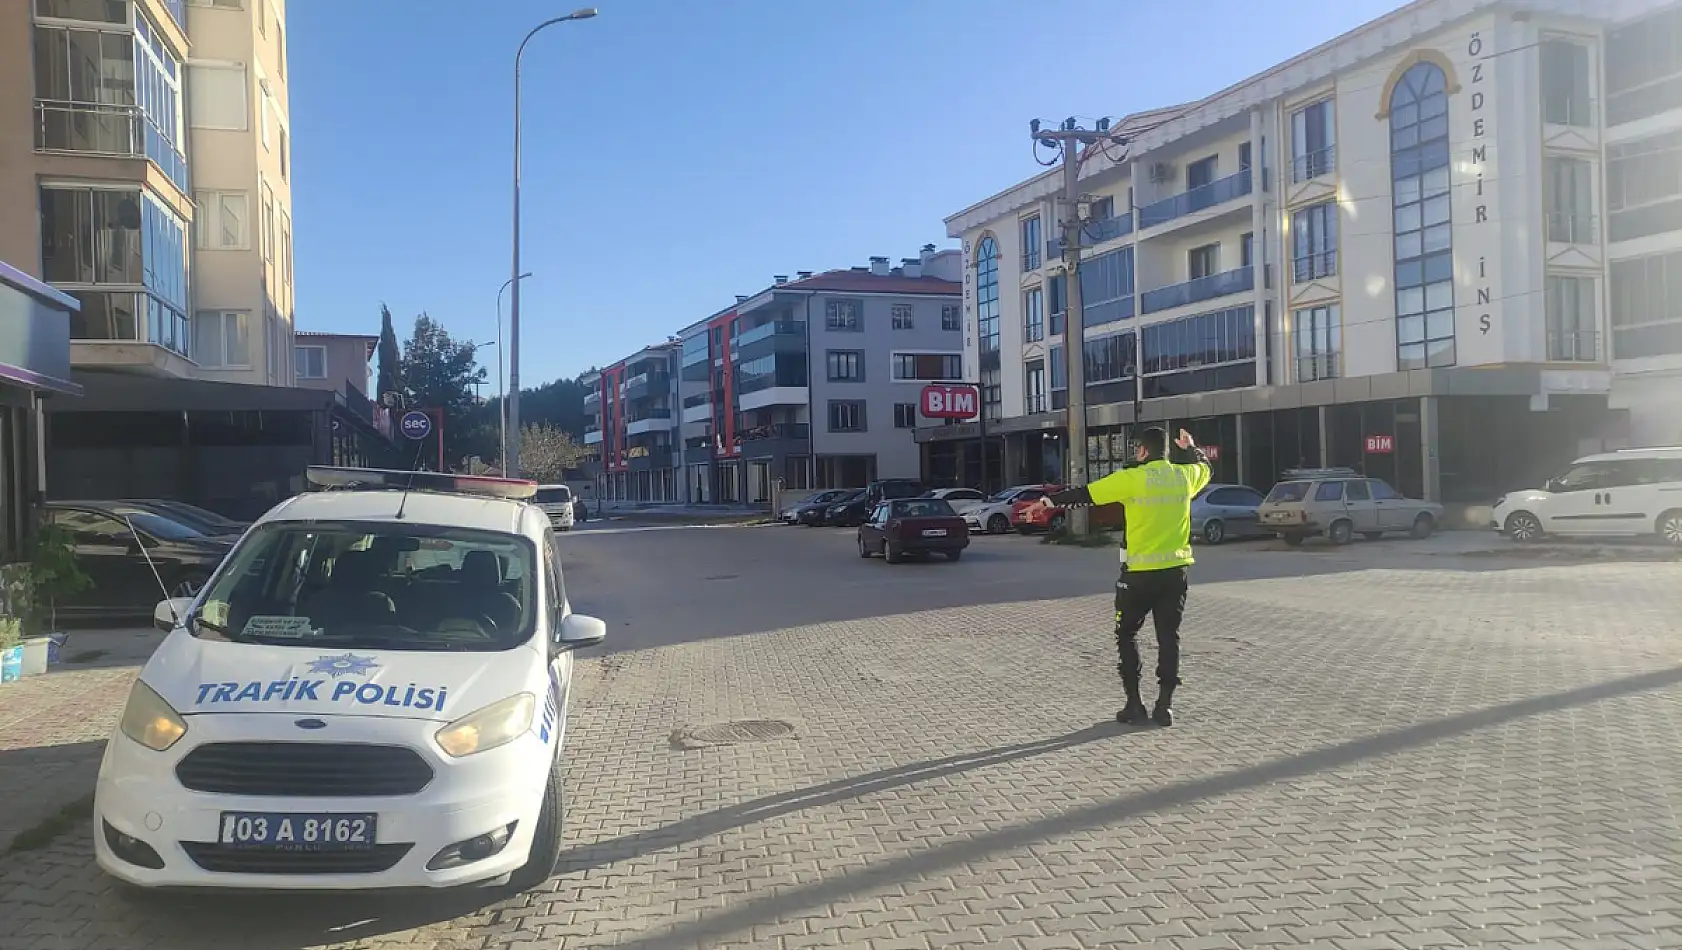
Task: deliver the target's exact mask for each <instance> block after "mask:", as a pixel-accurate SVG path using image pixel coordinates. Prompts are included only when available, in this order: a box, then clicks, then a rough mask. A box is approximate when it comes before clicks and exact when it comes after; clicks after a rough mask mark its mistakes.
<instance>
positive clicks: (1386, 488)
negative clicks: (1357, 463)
mask: <svg viewBox="0 0 1682 950" xmlns="http://www.w3.org/2000/svg"><path fill="white" fill-rule="evenodd" d="M1367 487H1368V488H1370V489H1371V490H1372V497H1373V498H1374V499H1376V500H1378V501H1401V500H1402V493H1401V492H1399V491H1397V490H1395V489H1394V488H1391V487H1390V483H1389V482H1387V481H1384V480H1383V479H1378V478H1369V479H1367Z"/></svg>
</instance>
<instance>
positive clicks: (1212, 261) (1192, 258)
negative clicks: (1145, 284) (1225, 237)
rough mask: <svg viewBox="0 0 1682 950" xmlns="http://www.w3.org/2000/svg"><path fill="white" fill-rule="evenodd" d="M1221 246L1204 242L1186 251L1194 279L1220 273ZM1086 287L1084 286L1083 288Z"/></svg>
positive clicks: (1188, 264)
mask: <svg viewBox="0 0 1682 950" xmlns="http://www.w3.org/2000/svg"><path fill="white" fill-rule="evenodd" d="M1220 268H1221V246H1220V245H1219V244H1204V245H1202V246H1201V247H1194V248H1192V249H1191V250H1189V251H1187V252H1186V271H1187V273H1188V275H1189V276H1190V278H1191V279H1192V280H1196V279H1198V278H1199V277H1212V276H1214V275H1215V274H1217V273H1220ZM1083 289H1084V288H1083Z"/></svg>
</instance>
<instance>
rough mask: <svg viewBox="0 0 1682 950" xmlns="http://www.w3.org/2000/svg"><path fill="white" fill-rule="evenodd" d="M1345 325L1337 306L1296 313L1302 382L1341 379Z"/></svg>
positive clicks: (1295, 322) (1296, 331) (1296, 332)
mask: <svg viewBox="0 0 1682 950" xmlns="http://www.w3.org/2000/svg"><path fill="white" fill-rule="evenodd" d="M1341 323H1342V321H1341V320H1340V319H1339V314H1338V307H1337V305H1336V304H1332V305H1330V306H1325V307H1311V308H1309V309H1306V310H1298V311H1297V312H1296V314H1295V317H1294V324H1295V330H1294V332H1295V336H1296V354H1297V381H1298V382H1302V383H1306V382H1312V381H1313V380H1317V379H1336V378H1337V375H1338V373H1337V371H1338V365H1337V364H1338V354H1339V353H1340V352H1341V351H1342V342H1343V341H1342V333H1343V331H1342V326H1341Z"/></svg>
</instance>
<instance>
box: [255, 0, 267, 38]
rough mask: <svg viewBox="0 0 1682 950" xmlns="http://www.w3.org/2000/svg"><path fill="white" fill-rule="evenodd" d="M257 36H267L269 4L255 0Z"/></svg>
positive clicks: (262, 0) (265, 0)
mask: <svg viewBox="0 0 1682 950" xmlns="http://www.w3.org/2000/svg"><path fill="white" fill-rule="evenodd" d="M257 35H258V36H268V35H269V2H268V0H257Z"/></svg>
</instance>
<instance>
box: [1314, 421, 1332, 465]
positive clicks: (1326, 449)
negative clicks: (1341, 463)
mask: <svg viewBox="0 0 1682 950" xmlns="http://www.w3.org/2000/svg"><path fill="white" fill-rule="evenodd" d="M1314 412H1315V415H1316V417H1317V419H1318V420H1319V421H1318V422H1316V423H1315V425H1314V427H1315V428H1316V429H1319V430H1320V465H1321V466H1322V467H1326V468H1330V467H1331V464H1332V437H1331V434H1330V433H1329V432H1327V431H1326V428H1327V427H1326V422H1327V421H1328V420H1327V418H1326V417H1327V416H1328V415H1330V413H1329V412H1327V410H1326V407H1325V406H1321V407H1320V408H1318V409H1316V410H1314Z"/></svg>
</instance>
